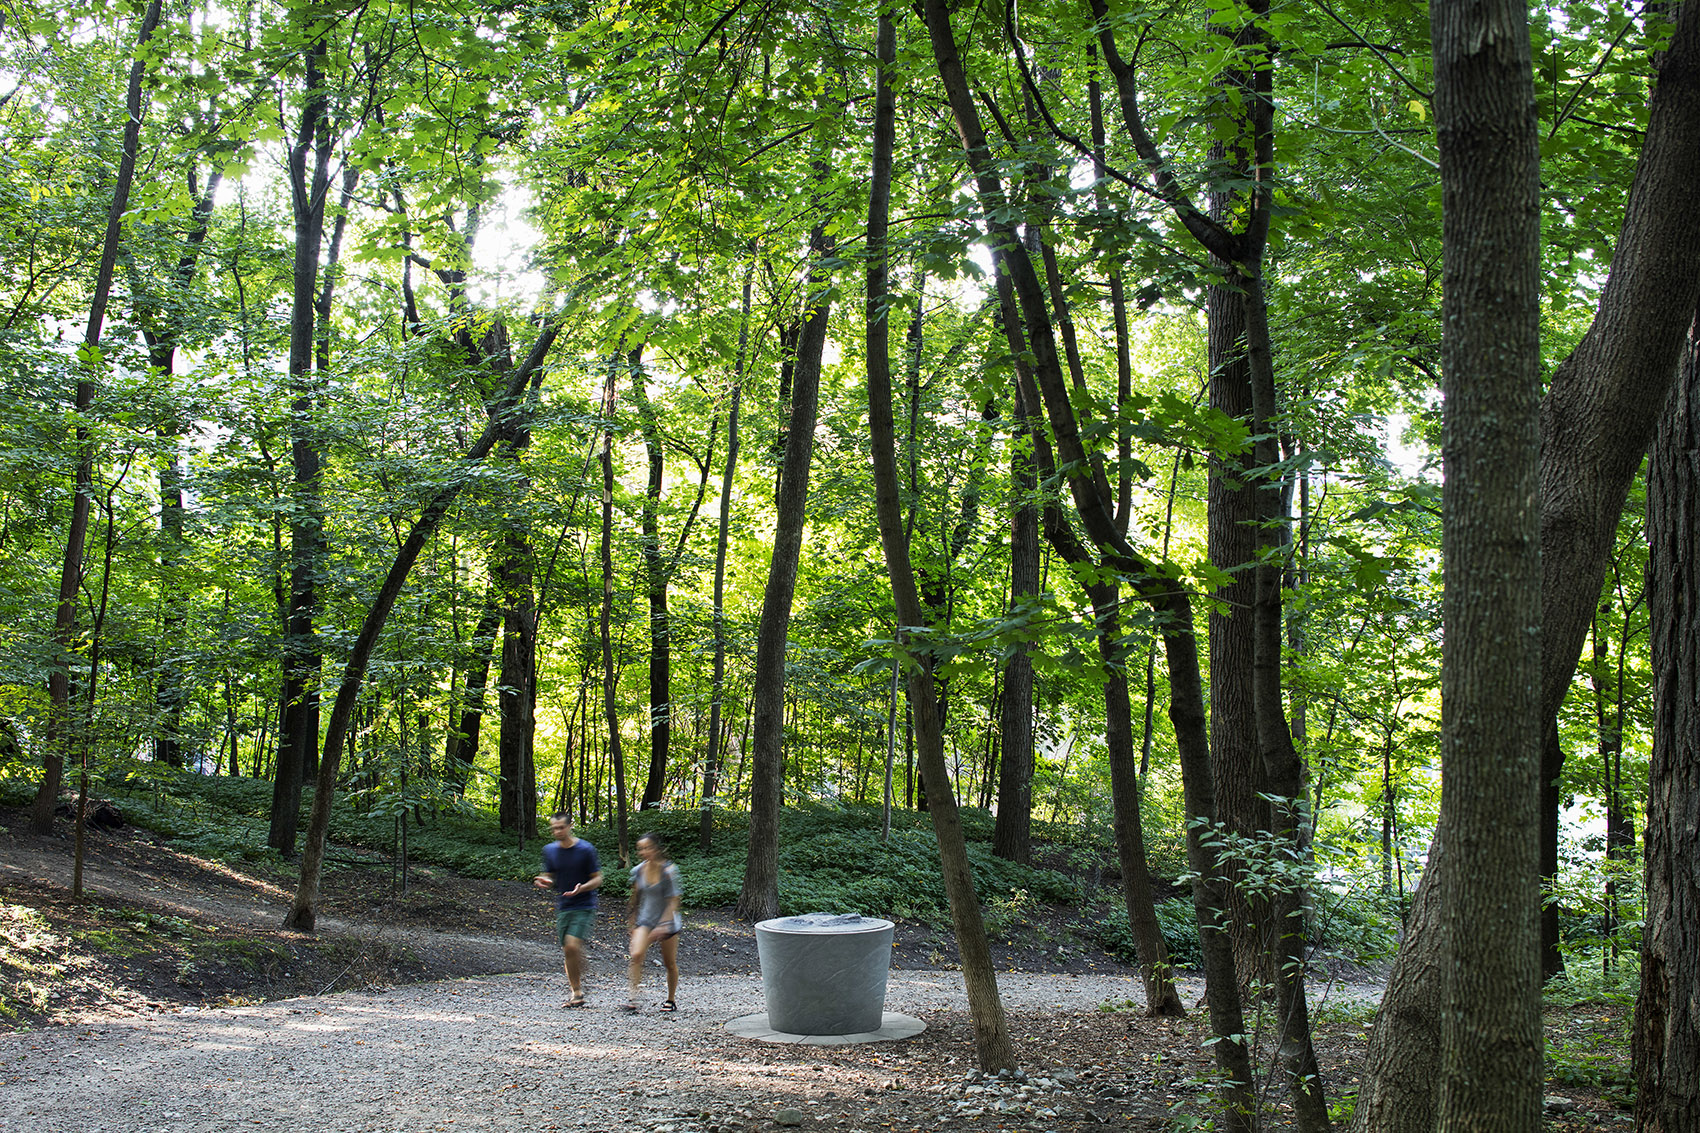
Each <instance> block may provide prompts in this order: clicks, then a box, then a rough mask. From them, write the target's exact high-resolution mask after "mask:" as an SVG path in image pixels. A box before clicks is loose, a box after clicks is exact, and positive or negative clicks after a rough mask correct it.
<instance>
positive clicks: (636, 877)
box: [632, 862, 679, 928]
mask: <svg viewBox="0 0 1700 1133" xmlns="http://www.w3.org/2000/svg"><path fill="white" fill-rule="evenodd" d="M678 895H679V867H678V866H676V865H674V864H673V863H672V862H668V863H667V864H666V865H664V866H662V867H661V878H660V880H658V881H657V882H656V883H655V884H654V885H648V884H645V882H644V867H643V865H642V863H639V864H638V865H635V866H633V867H632V901H633V902H634V903H635V904H636V905H637V923H638V924H639V925H640V926H642V927H643V928H654V927H656V926H657V925H659V924H660V923H661V918H662V917H664V916H666V915H667V905H668V903H669V902H671V901H672V900H673V898H675V897H677V896H678Z"/></svg>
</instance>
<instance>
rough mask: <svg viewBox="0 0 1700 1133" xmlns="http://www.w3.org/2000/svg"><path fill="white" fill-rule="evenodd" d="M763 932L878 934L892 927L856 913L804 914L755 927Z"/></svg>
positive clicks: (766, 922)
mask: <svg viewBox="0 0 1700 1133" xmlns="http://www.w3.org/2000/svg"><path fill="white" fill-rule="evenodd" d="M756 927H757V928H759V929H762V930H763V931H765V932H799V933H818V934H822V935H832V934H838V933H854V932H879V931H881V930H883V929H888V928H891V927H892V923H891V922H890V921H886V920H881V919H880V918H878V917H864V916H859V915H858V914H856V913H805V914H803V915H802V916H800V917H775V918H773V919H772V920H770V921H762V922H761V923H760V924H758V925H756Z"/></svg>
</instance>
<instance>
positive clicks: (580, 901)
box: [543, 838, 602, 909]
mask: <svg viewBox="0 0 1700 1133" xmlns="http://www.w3.org/2000/svg"><path fill="white" fill-rule="evenodd" d="M601 868H602V862H601V860H600V859H599V858H597V856H596V847H595V846H592V845H591V844H590V843H589V842H586V841H585V840H584V839H583V838H580V839H579V840H578V841H577V842H574V843H573V844H572V845H571V846H563V845H561V844H560V843H559V842H550V843H549V844H548V845H547V846H544V847H543V872H544V873H547V874H552V875H554V878H555V907H556V908H557V909H594V908H596V890H594V889H592V890H591V891H590V892H588V893H579V894H576V895H575V896H572V897H568V896H567V890H569V889H571V888H572V887H573V886H575V885H583V884H584V883H585V882H587V881H589V880H590V879H591V878H592V877H595V876H596V873H597V871H598V870H600V869H601Z"/></svg>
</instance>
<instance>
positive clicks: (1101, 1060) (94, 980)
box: [0, 808, 1630, 1133]
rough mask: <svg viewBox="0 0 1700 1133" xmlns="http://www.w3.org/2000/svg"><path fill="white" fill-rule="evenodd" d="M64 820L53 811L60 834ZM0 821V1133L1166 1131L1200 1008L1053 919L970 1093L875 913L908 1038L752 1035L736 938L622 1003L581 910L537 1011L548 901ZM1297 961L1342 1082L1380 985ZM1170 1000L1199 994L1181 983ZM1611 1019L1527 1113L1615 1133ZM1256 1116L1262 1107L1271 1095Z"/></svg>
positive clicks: (553, 953) (948, 999) (684, 962)
mask: <svg viewBox="0 0 1700 1133" xmlns="http://www.w3.org/2000/svg"><path fill="white" fill-rule="evenodd" d="M65 825H67V826H68V824H65ZM24 829H25V816H24V814H23V813H22V812H21V811H17V810H8V809H5V808H0V1031H6V1030H12V1031H15V1032H16V1033H14V1034H10V1035H4V1034H0V1133H13V1131H22V1130H25V1129H28V1130H31V1131H32V1133H34V1131H44V1133H58V1131H60V1130H65V1131H68V1133H81V1131H83V1130H93V1129H97V1128H98V1129H100V1130H102V1133H123V1131H124V1130H129V1129H137V1130H141V1129H148V1130H163V1131H175V1133H210V1131H212V1130H223V1129H232V1128H235V1127H236V1126H237V1125H239V1124H240V1125H244V1126H253V1125H259V1126H262V1127H264V1126H271V1125H274V1124H278V1125H281V1124H284V1123H285V1122H293V1121H296V1120H299V1119H301V1118H304V1117H307V1116H309V1115H311V1117H312V1120H313V1122H314V1124H315V1125H316V1127H318V1128H321V1129H326V1130H342V1129H347V1130H351V1131H352V1130H357V1129H358V1130H368V1129H386V1130H387V1129H395V1130H408V1131H410V1133H415V1131H419V1130H425V1129H439V1128H440V1129H453V1128H454V1127H455V1126H456V1124H461V1125H466V1124H473V1125H475V1126H477V1127H479V1128H482V1129H493V1130H509V1129H512V1130H516V1131H517V1130H520V1129H526V1130H550V1129H559V1130H568V1129H586V1130H624V1129H633V1130H639V1129H641V1130H654V1131H656V1133H730V1131H734V1130H736V1131H738V1133H744V1131H746V1130H760V1131H766V1130H770V1129H777V1128H783V1127H793V1126H795V1127H801V1128H804V1129H821V1130H834V1131H843V1133H855V1131H862V1133H885V1131H899V1133H901V1131H904V1130H932V1129H937V1128H940V1127H941V1126H947V1127H950V1128H952V1129H954V1130H962V1131H964V1133H967V1131H980V1130H986V1131H991V1130H1052V1131H1055V1133H1078V1131H1082V1130H1097V1129H1101V1128H1104V1127H1106V1126H1114V1127H1120V1128H1141V1129H1153V1130H1159V1129H1168V1128H1171V1127H1172V1128H1176V1129H1179V1128H1182V1127H1188V1128H1190V1127H1193V1126H1194V1123H1195V1122H1196V1120H1197V1119H1199V1118H1200V1117H1202V1116H1204V1114H1205V1109H1204V1104H1203V1103H1204V1100H1205V1098H1206V1095H1207V1091H1208V1089H1209V1085H1208V1082H1209V1070H1210V1059H1209V1056H1208V1052H1207V1050H1206V1049H1205V1048H1204V1047H1203V1046H1202V1045H1201V1044H1202V1041H1203V1040H1204V1039H1205V1038H1206V1037H1207V1033H1206V1023H1205V1019H1204V1015H1203V1012H1202V1011H1197V1010H1195V1011H1193V1013H1192V1015H1191V1017H1190V1018H1187V1019H1184V1020H1151V1019H1146V1018H1144V1017H1143V1016H1142V1013H1141V1011H1140V1009H1139V1004H1140V1003H1141V1002H1142V992H1141V988H1140V984H1139V982H1138V979H1137V978H1136V973H1134V972H1133V971H1131V970H1130V969H1128V968H1126V967H1125V966H1123V965H1121V964H1119V963H1118V962H1117V961H1116V960H1115V959H1114V958H1112V957H1110V956H1107V955H1105V954H1104V953H1103V952H1101V951H1097V950H1094V949H1093V948H1092V947H1091V946H1090V945H1088V944H1086V943H1084V942H1082V941H1081V940H1079V939H1077V938H1076V937H1075V936H1074V935H1073V934H1072V932H1071V931H1070V930H1069V925H1070V923H1071V920H1072V915H1071V913H1070V911H1069V910H1067V909H1055V910H1045V911H1042V912H1040V913H1037V914H1035V915H1034V916H1032V917H1030V918H1029V919H1028V920H1027V921H1026V922H1025V923H1023V924H1020V925H1017V926H1013V927H1014V931H1012V932H1011V933H1010V934H1009V935H1008V936H1007V937H1006V938H1004V939H1000V940H999V941H998V942H996V944H995V946H994V954H995V957H996V961H997V966H998V970H999V973H1000V974H999V984H1000V991H1001V992H1002V994H1003V997H1004V1000H1005V1004H1006V1008H1007V1010H1008V1013H1009V1027H1010V1031H1011V1034H1012V1036H1013V1038H1014V1040H1015V1043H1016V1048H1017V1051H1018V1054H1019V1057H1020V1059H1021V1062H1022V1064H1023V1066H1024V1068H1025V1075H1026V1076H1025V1078H1024V1079H1011V1080H1007V1081H1002V1082H999V1081H990V1082H988V1081H984V1080H981V1079H980V1078H979V1077H978V1076H977V1074H976V1073H975V1072H974V1071H973V1070H972V1066H973V1064H974V1054H973V1036H972V1031H971V1029H970V1026H969V1020H968V1014H967V1008H966V1000H965V997H964V995H963V993H962V984H961V977H960V975H959V974H958V973H957V972H956V971H955V970H954V969H955V962H956V954H955V947H954V944H953V942H952V941H951V939H950V936H949V933H948V932H941V931H939V930H936V929H934V928H931V927H929V926H926V925H915V924H903V923H900V924H899V926H898V932H897V939H896V947H895V950H894V957H893V972H892V976H891V986H890V992H889V995H888V1000H887V1008H888V1010H893V1011H898V1012H903V1013H906V1014H910V1015H914V1016H916V1017H918V1018H920V1019H922V1020H923V1021H924V1022H925V1023H926V1030H925V1031H923V1032H922V1033H921V1034H920V1035H918V1036H916V1037H914V1038H911V1039H907V1040H903V1041H900V1042H894V1043H884V1044H877V1045H867V1046H839V1047H811V1046H785V1045H774V1044H766V1043H757V1042H752V1041H749V1040H745V1039H739V1038H736V1037H734V1036H732V1035H731V1034H729V1033H728V1032H727V1031H726V1030H725V1029H724V1026H723V1025H724V1023H725V1022H726V1021H727V1020H729V1019H731V1018H734V1017H736V1016H739V1015H744V1014H750V1013H754V1012H758V1011H761V1010H762V1009H763V1005H762V1002H761V987H760V977H759V974H758V968H757V963H756V952H755V941H754V934H753V933H752V932H751V930H750V927H749V925H748V924H746V923H743V922H740V921H738V920H737V919H735V918H734V917H733V916H732V913H731V910H729V909H709V910H697V911H694V912H692V913H690V914H689V915H688V917H687V922H688V927H687V932H686V935H685V937H684V938H683V939H682V945H681V948H680V950H679V958H680V968H681V971H682V974H683V980H682V984H681V990H680V995H679V1011H678V1013H677V1014H675V1015H670V1016H669V1015H663V1014H660V1013H658V1012H656V1011H655V1010H654V1009H653V1008H654V1006H655V1005H656V1003H658V1001H659V1000H660V998H661V992H660V988H661V986H662V983H661V977H662V973H661V972H660V971H659V969H652V970H651V971H649V972H648V973H647V974H646V976H645V985H646V987H645V990H646V992H648V993H649V995H648V997H647V998H648V1006H647V1008H646V1009H645V1010H643V1011H640V1012H638V1013H635V1014H628V1013H625V1012H622V1011H619V1010H616V1005H617V1004H618V1003H619V1002H620V1001H621V1000H623V999H624V987H623V984H624V980H623V973H624V947H623V935H624V934H623V931H622V929H623V925H624V910H623V908H622V907H621V906H620V904H619V903H618V902H617V901H612V900H609V901H604V902H603V912H602V915H601V917H600V918H599V921H598V924H597V927H596V930H595V932H596V937H595V938H594V939H593V941H592V944H591V949H590V960H589V972H590V975H589V977H588V980H587V984H588V987H589V989H590V994H591V999H592V1007H591V1009H589V1010H587V1011H564V1010H561V1001H562V1000H563V999H564V998H565V980H564V978H563V977H562V975H561V972H560V954H559V951H558V950H557V949H556V948H555V946H554V941H553V935H552V928H553V925H552V916H551V915H550V904H549V899H548V897H547V896H546V895H544V894H540V893H538V892H536V891H535V890H533V889H531V888H530V887H529V886H527V885H524V884H522V883H518V882H496V881H475V880H469V879H465V878H460V877H457V876H455V875H453V874H452V873H449V872H447V871H445V870H441V869H437V868H434V867H428V868H415V869H414V870H412V871H411V874H410V877H409V881H408V886H407V889H406V891H405V892H400V893H398V892H396V891H395V889H396V886H395V885H394V882H395V880H396V879H395V878H393V877H392V874H391V870H390V866H389V863H388V862H387V861H385V860H384V859H381V858H378V857H376V856H371V855H368V854H366V853H365V852H363V851H356V850H351V849H345V848H340V847H338V848H334V849H333V850H332V852H331V856H332V858H333V859H334V860H333V862H332V866H333V868H331V869H330V870H328V872H327V874H326V877H325V888H324V898H323V902H322V905H321V911H320V917H319V925H318V928H319V931H318V932H317V934H315V935H312V936H307V935H303V934H299V933H292V932H286V931H284V930H283V929H282V928H281V923H282V919H283V913H284V911H285V910H286V909H287V907H288V904H289V899H290V897H291V895H292V893H293V878H292V877H291V876H289V875H288V874H287V872H279V871H276V870H275V869H268V868H266V867H264V866H255V865H250V864H245V863H244V864H236V865H232V864H229V863H224V862H215V861H209V860H206V859H203V858H199V857H196V856H194V855H193V854H190V853H186V852H184V851H183V850H182V849H180V848H176V847H174V846H173V845H172V843H171V842H170V841H168V840H166V839H164V838H163V837H161V836H159V835H156V834H154V833H151V832H149V831H146V830H140V829H136V828H130V827H126V828H122V829H120V830H117V831H113V832H94V831H91V832H90V834H89V839H88V847H87V853H86V860H85V866H84V876H83V881H84V890H85V896H84V899H83V900H81V901H78V900H74V899H73V898H72V897H71V886H72V843H71V839H70V837H69V830H68V829H66V830H61V831H56V832H55V834H54V835H53V836H49V837H37V836H33V835H29V834H26V833H24ZM1355 976H1356V982H1346V981H1341V980H1329V979H1327V978H1326V976H1325V975H1324V974H1320V973H1319V979H1318V981H1317V983H1316V985H1314V986H1313V990H1312V995H1313V1001H1315V1000H1320V1003H1319V1004H1318V1005H1317V1006H1316V1007H1314V1008H1313V1011H1314V1012H1315V1014H1316V1016H1317V1017H1318V1020H1319V1021H1318V1025H1317V1044H1318V1053H1319V1056H1320V1058H1321V1061H1322V1064H1323V1068H1324V1074H1325V1076H1326V1078H1327V1079H1328V1082H1329V1086H1330V1093H1331V1097H1338V1096H1340V1095H1341V1094H1349V1092H1350V1091H1351V1090H1353V1089H1354V1087H1355V1082H1356V1075H1357V1073H1358V1072H1359V1068H1360V1065H1361V1060H1362V1054H1363V1049H1364V1047H1365V1045H1366V1043H1365V1040H1366V1038H1367V1036H1368V1033H1369V1024H1370V1021H1371V1017H1372V1014H1373V1009H1374V1004H1375V998H1376V996H1377V995H1378V994H1379V990H1378V988H1376V987H1375V986H1374V985H1373V983H1371V982H1366V981H1365V979H1364V978H1363V976H1362V975H1361V973H1359V974H1355ZM1182 991H1183V995H1185V996H1187V1002H1188V1004H1189V1005H1191V1004H1193V1003H1195V1002H1197V1000H1198V998H1199V996H1200V995H1201V994H1202V981H1200V980H1197V979H1185V980H1183V981H1182ZM1624 1025H1625V1023H1624V1020H1623V1019H1622V1017H1621V1015H1620V1014H1618V1013H1617V1012H1616V1010H1615V1009H1613V1008H1609V1007H1605V1006H1602V1005H1598V1004H1592V1005H1586V1006H1584V1007H1580V1008H1572V1009H1567V1010H1563V1011H1558V1010H1554V1011H1550V1012H1549V1014H1548V1030H1549V1039H1548V1042H1549V1049H1551V1048H1552V1047H1553V1044H1554V1043H1557V1044H1559V1045H1560V1047H1561V1049H1564V1050H1567V1051H1569V1052H1570V1054H1569V1057H1568V1058H1567V1059H1566V1060H1565V1061H1564V1063H1563V1065H1564V1067H1565V1073H1564V1074H1563V1075H1562V1077H1563V1078H1564V1079H1565V1080H1564V1081H1562V1082H1560V1081H1554V1082H1549V1084H1548V1088H1547V1093H1548V1105H1547V1124H1548V1127H1549V1128H1552V1129H1555V1130H1564V1131H1573V1130H1574V1131H1581V1130H1607V1129H1613V1130H1615V1129H1620V1128H1624V1127H1626V1126H1627V1124H1628V1123H1629V1121H1630V1118H1629V1114H1628V1112H1627V1111H1626V1110H1624V1109H1622V1108H1620V1103H1621V1101H1622V1097H1621V1096H1620V1090H1621V1086H1620V1085H1619V1083H1621V1081H1622V1080H1623V1077H1624V1075H1623V1069H1624V1068H1623V1067H1621V1066H1620V1065H1619V1061H1618V1060H1617V1059H1616V1057H1615V1055H1614V1054H1613V1051H1614V1050H1615V1049H1616V1048H1617V1047H1619V1046H1621V1045H1622V1043H1621V1041H1620V1038H1621V1035H1622V1033H1623V1029H1624ZM1272 1106H1273V1107H1274V1108H1273V1109H1272V1115H1273V1117H1274V1119H1275V1123H1276V1124H1279V1123H1280V1118H1281V1117H1282V1115H1283V1114H1284V1112H1285V1111H1284V1109H1283V1108H1282V1104H1281V1102H1280V1100H1279V1099H1278V1098H1276V1099H1273V1100H1272Z"/></svg>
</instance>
